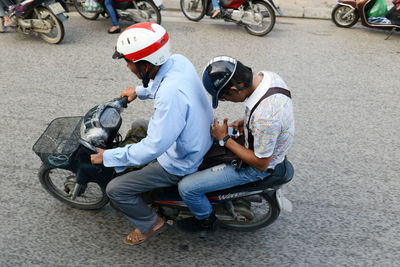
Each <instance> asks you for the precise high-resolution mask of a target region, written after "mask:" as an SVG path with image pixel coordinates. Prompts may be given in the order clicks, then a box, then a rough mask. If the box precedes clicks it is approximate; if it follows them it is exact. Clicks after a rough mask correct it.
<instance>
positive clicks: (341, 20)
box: [332, 5, 360, 28]
mask: <svg viewBox="0 0 400 267" xmlns="http://www.w3.org/2000/svg"><path fill="white" fill-rule="evenodd" d="M349 12H350V13H349ZM359 18H360V15H359V14H358V12H357V11H356V10H355V9H354V10H353V12H352V9H351V8H350V7H348V6H342V5H337V6H335V7H334V8H333V10H332V20H333V22H334V23H335V24H336V26H338V27H342V28H350V27H352V26H353V25H354V24H356V23H357V21H358V19H359Z"/></svg>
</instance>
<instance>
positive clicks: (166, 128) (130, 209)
mask: <svg viewBox="0 0 400 267" xmlns="http://www.w3.org/2000/svg"><path fill="white" fill-rule="evenodd" d="M113 57H114V58H124V59H125V61H126V62H127V67H128V68H129V70H130V71H132V72H133V73H134V74H135V75H136V76H137V77H138V78H139V79H141V80H142V82H143V86H138V87H128V88H126V89H125V90H124V91H123V92H122V93H121V95H120V96H121V97H124V96H126V97H128V102H131V101H133V100H135V99H136V98H137V97H139V99H154V114H153V116H152V117H151V119H150V121H149V125H148V131H147V136H146V138H144V139H142V140H141V141H140V142H139V143H136V144H130V145H127V146H125V147H121V148H115V149H109V150H103V149H99V148H98V154H94V155H92V156H91V161H92V163H93V164H101V163H103V164H104V166H107V167H115V169H116V171H117V172H121V171H123V170H125V169H126V167H127V166H139V165H143V164H146V163H149V164H148V165H147V166H145V167H144V168H142V169H140V170H137V171H134V172H129V173H126V174H123V175H121V176H118V177H116V178H115V179H113V180H112V181H111V182H110V183H109V184H108V185H107V188H106V193H107V195H108V196H109V198H110V200H111V201H112V203H113V204H115V205H116V206H117V207H118V208H119V209H120V210H121V211H122V213H124V215H125V216H126V217H127V218H128V220H129V221H130V222H132V223H133V224H134V225H135V227H136V228H135V229H134V230H133V231H132V232H131V233H130V234H129V235H128V236H127V237H126V238H124V239H123V242H124V243H125V244H129V245H135V244H139V243H142V242H144V241H145V240H147V239H148V238H149V237H150V236H151V235H154V234H157V233H160V232H161V231H162V230H163V229H164V224H165V222H164V221H163V219H162V218H160V217H158V216H157V215H156V213H154V212H153V211H152V210H151V209H150V208H149V207H148V206H147V205H146V204H145V203H144V201H143V200H142V198H141V197H140V194H141V193H142V192H147V191H151V190H153V189H156V188H160V187H168V186H171V185H174V184H176V183H178V182H179V180H180V179H181V178H182V177H183V176H185V175H188V174H191V173H193V172H195V171H196V170H197V168H198V166H199V165H200V164H201V162H202V159H203V156H204V155H205V153H206V152H207V151H208V149H209V148H210V146H211V144H212V138H211V136H210V124H211V123H212V118H213V113H212V108H211V104H210V103H209V100H208V97H207V94H206V92H205V90H204V89H203V87H202V84H201V82H200V80H199V78H198V76H197V72H196V70H195V68H194V66H193V65H192V63H191V62H190V61H189V60H188V59H187V58H185V57H184V56H182V55H177V54H175V55H171V53H170V41H169V35H168V33H167V32H166V30H165V29H164V28H163V27H162V26H160V25H158V24H156V23H149V22H144V23H138V24H135V25H132V26H130V27H129V28H127V29H126V30H125V31H124V32H122V33H121V35H120V36H119V38H118V41H117V46H116V51H115V54H114V56H113ZM150 80H153V83H151V84H149V81H150Z"/></svg>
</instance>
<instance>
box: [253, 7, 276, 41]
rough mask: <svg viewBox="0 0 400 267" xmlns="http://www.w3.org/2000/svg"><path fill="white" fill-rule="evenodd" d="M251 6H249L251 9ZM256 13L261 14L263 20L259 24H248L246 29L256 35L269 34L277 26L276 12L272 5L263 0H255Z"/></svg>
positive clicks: (254, 8)
mask: <svg viewBox="0 0 400 267" xmlns="http://www.w3.org/2000/svg"><path fill="white" fill-rule="evenodd" d="M249 8H250V6H249V7H248V8H247V9H249ZM253 10H254V13H255V14H256V15H257V14H260V15H261V17H262V20H261V22H260V24H259V25H246V26H245V29H246V31H247V32H248V33H250V34H252V35H256V36H264V35H266V34H268V33H269V32H270V31H272V29H273V28H274V26H275V20H276V19H275V17H276V16H275V12H274V10H273V9H272V7H271V6H270V5H269V4H268V3H266V2H264V1H261V0H255V1H253Z"/></svg>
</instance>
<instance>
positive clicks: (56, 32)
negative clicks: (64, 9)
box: [34, 7, 65, 44]
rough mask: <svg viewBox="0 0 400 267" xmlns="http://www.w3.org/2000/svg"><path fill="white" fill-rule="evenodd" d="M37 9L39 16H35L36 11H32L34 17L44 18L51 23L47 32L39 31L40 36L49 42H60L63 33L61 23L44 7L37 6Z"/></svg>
mask: <svg viewBox="0 0 400 267" xmlns="http://www.w3.org/2000/svg"><path fill="white" fill-rule="evenodd" d="M37 11H38V12H37V14H39V16H40V18H39V17H37V15H36V13H34V19H35V18H36V19H42V20H45V21H47V22H49V23H50V25H51V31H50V32H49V33H39V36H40V38H42V39H43V40H45V41H46V42H48V43H50V44H58V43H60V42H61V41H62V40H63V39H64V35H65V31H64V25H63V23H62V22H61V21H60V20H59V19H58V18H57V17H56V16H55V15H54V14H53V13H51V12H50V10H48V9H47V8H45V7H38V8H37Z"/></svg>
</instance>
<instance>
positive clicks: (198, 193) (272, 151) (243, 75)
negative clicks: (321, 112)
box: [178, 56, 294, 232]
mask: <svg viewBox="0 0 400 267" xmlns="http://www.w3.org/2000/svg"><path fill="white" fill-rule="evenodd" d="M203 84H204V87H205V88H206V90H207V91H208V93H210V94H211V95H212V99H213V108H216V107H217V106H218V100H222V101H231V102H244V103H245V106H246V111H245V120H240V121H235V122H234V123H233V124H231V126H233V127H235V128H236V129H237V130H238V131H239V132H240V133H243V132H245V136H246V145H245V146H242V145H240V144H239V143H237V142H235V140H234V139H233V138H232V137H231V136H230V135H228V119H224V121H223V122H222V123H220V122H219V121H218V119H215V120H214V123H213V125H212V129H211V135H212V136H213V137H214V138H215V139H216V140H219V144H220V145H221V146H226V147H227V148H228V149H230V150H231V151H232V152H234V153H235V154H236V155H237V156H238V157H239V158H240V159H241V160H243V162H244V163H246V166H245V167H244V168H242V169H240V170H239V171H237V170H236V167H235V166H232V165H227V164H223V165H218V166H216V167H213V168H210V169H206V170H203V171H199V172H197V173H194V174H191V175H188V176H186V177H185V178H183V179H182V180H181V181H180V182H179V184H178V187H179V193H180V195H181V197H182V198H183V200H184V201H185V203H186V204H187V206H188V208H189V209H190V211H191V212H192V213H193V214H194V216H195V217H190V218H186V219H183V220H180V221H178V226H180V227H181V228H182V229H183V230H186V231H190V232H197V231H207V230H209V231H212V230H215V229H216V227H217V226H218V222H217V218H216V216H215V215H214V213H213V210H212V206H211V204H210V202H209V201H208V199H207V197H206V195H205V194H206V193H208V192H212V191H217V190H222V189H225V188H230V187H233V186H237V185H241V184H246V183H249V182H254V181H257V180H260V179H265V178H267V177H268V175H269V174H270V173H271V171H272V170H273V169H274V167H275V166H276V165H277V164H279V163H281V162H282V161H283V160H284V159H285V156H286V155H287V153H288V151H289V148H290V147H291V145H292V142H293V138H294V117H293V107H292V100H291V98H290V92H289V91H288V90H287V86H286V84H285V82H284V81H283V80H282V78H281V77H280V76H279V75H278V74H276V73H273V72H269V71H261V72H258V73H256V74H254V75H253V72H252V70H251V69H250V68H249V67H247V66H245V65H243V64H242V63H241V62H239V61H237V60H235V59H233V58H231V57H226V56H220V57H216V58H214V59H212V60H211V61H210V62H209V63H208V65H207V66H206V68H205V70H204V72H203ZM273 87H275V88H276V87H279V89H275V90H279V92H280V93H275V94H273V95H271V96H269V97H267V94H266V92H267V91H268V90H269V89H270V88H273ZM271 92H272V91H270V92H269V93H271ZM285 94H286V95H285ZM252 109H254V113H252V114H250V113H251V110H252ZM249 116H250V117H249Z"/></svg>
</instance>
